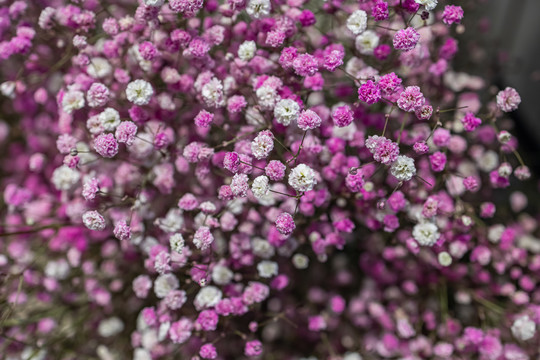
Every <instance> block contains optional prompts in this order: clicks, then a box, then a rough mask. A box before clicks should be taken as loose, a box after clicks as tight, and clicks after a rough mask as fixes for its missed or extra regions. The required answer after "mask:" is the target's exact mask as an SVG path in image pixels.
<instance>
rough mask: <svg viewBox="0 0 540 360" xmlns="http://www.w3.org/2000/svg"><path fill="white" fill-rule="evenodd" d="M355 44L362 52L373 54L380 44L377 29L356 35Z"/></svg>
mask: <svg viewBox="0 0 540 360" xmlns="http://www.w3.org/2000/svg"><path fill="white" fill-rule="evenodd" d="M355 45H356V49H357V50H358V51H360V54H364V55H371V54H373V50H374V49H375V48H376V47H377V45H379V35H377V33H376V32H375V31H371V30H366V31H364V32H363V33H361V34H360V35H358V36H357V37H356V41H355Z"/></svg>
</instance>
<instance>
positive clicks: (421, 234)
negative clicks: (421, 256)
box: [412, 222, 440, 246]
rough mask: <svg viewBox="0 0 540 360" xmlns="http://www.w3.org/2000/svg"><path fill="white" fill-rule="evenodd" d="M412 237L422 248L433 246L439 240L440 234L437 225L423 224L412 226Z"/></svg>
mask: <svg viewBox="0 0 540 360" xmlns="http://www.w3.org/2000/svg"><path fill="white" fill-rule="evenodd" d="M412 236H413V238H414V240H416V241H417V242H418V243H419V244H420V245H422V246H433V245H435V243H436V242H437V240H439V237H440V234H439V229H438V228H437V225H435V224H433V223H431V222H423V223H419V224H416V225H415V226H414V228H413V232H412Z"/></svg>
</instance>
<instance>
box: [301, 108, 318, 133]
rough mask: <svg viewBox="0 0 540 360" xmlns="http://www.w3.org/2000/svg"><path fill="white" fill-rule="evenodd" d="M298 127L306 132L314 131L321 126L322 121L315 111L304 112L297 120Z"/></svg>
mask: <svg viewBox="0 0 540 360" xmlns="http://www.w3.org/2000/svg"><path fill="white" fill-rule="evenodd" d="M296 121H297V124H298V127H299V128H300V129H302V130H304V131H307V130H313V129H316V128H318V127H319V126H321V123H322V120H321V118H320V116H319V115H317V113H316V112H315V111H313V110H304V111H302V112H301V113H300V115H298V119H297V120H296Z"/></svg>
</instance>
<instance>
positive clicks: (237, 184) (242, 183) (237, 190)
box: [231, 174, 249, 197]
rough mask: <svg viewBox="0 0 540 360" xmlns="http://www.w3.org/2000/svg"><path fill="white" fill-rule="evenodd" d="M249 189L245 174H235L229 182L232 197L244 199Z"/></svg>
mask: <svg viewBox="0 0 540 360" xmlns="http://www.w3.org/2000/svg"><path fill="white" fill-rule="evenodd" d="M248 189H249V184H248V177H247V175H246V174H235V175H234V176H233V178H232V182H231V190H232V192H233V194H234V195H236V196H239V197H246V195H247V191H248Z"/></svg>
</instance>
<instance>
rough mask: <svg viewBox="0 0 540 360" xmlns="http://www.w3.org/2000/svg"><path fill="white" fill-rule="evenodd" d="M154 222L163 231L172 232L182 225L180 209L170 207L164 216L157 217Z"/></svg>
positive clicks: (182, 219) (182, 218)
mask: <svg viewBox="0 0 540 360" xmlns="http://www.w3.org/2000/svg"><path fill="white" fill-rule="evenodd" d="M154 224H155V225H157V226H159V228H160V229H161V230H163V231H165V232H169V233H174V232H177V231H178V230H180V229H181V228H182V226H183V225H184V217H183V216H182V210H180V209H174V208H171V209H170V210H169V211H168V212H167V215H165V217H164V218H158V219H156V220H155V221H154Z"/></svg>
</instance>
